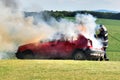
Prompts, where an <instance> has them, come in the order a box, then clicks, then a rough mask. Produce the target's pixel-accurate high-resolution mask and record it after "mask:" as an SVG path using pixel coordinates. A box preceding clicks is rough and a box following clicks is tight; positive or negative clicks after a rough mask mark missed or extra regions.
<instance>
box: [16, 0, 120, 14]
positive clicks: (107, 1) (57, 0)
mask: <svg viewBox="0 0 120 80" xmlns="http://www.w3.org/2000/svg"><path fill="white" fill-rule="evenodd" d="M16 1H17V0H16ZM18 2H19V3H18V5H19V6H20V9H21V10H23V11H35V12H38V11H41V10H49V11H51V10H53V11H80V10H88V11H95V10H110V11H117V12H120V8H119V3H120V1H118V0H114V1H113V0H102V1H99V0H81V1H79V0H49V1H47V0H39V1H34V0H29V1H23V0H19V1H18Z"/></svg>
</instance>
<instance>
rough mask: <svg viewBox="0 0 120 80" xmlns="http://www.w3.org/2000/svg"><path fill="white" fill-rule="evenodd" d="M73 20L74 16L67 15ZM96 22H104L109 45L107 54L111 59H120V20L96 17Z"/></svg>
mask: <svg viewBox="0 0 120 80" xmlns="http://www.w3.org/2000/svg"><path fill="white" fill-rule="evenodd" d="M67 19H69V20H71V21H74V18H71V17H67ZM96 23H97V24H104V25H105V26H106V27H107V29H108V33H109V35H108V36H109V47H108V49H107V54H108V56H109V58H110V60H111V61H120V20H111V19H97V21H96Z"/></svg>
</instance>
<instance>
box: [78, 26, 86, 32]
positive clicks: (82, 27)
mask: <svg viewBox="0 0 120 80" xmlns="http://www.w3.org/2000/svg"><path fill="white" fill-rule="evenodd" d="M78 30H79V31H80V33H82V34H85V33H87V28H86V26H84V25H79V26H78Z"/></svg>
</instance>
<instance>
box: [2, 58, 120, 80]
mask: <svg viewBox="0 0 120 80" xmlns="http://www.w3.org/2000/svg"><path fill="white" fill-rule="evenodd" d="M0 80H120V62H117V61H116V62H112V61H111V62H100V61H97V62H96V61H74V60H6V61H0Z"/></svg>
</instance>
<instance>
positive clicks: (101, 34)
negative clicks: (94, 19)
mask: <svg viewBox="0 0 120 80" xmlns="http://www.w3.org/2000/svg"><path fill="white" fill-rule="evenodd" d="M98 27H99V28H98V30H99V33H98V34H97V35H95V37H96V38H99V39H101V40H102V44H103V50H104V59H105V60H106V61H109V58H108V57H107V54H106V49H107V47H108V31H107V29H106V27H105V26H104V25H99V26H98Z"/></svg>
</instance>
